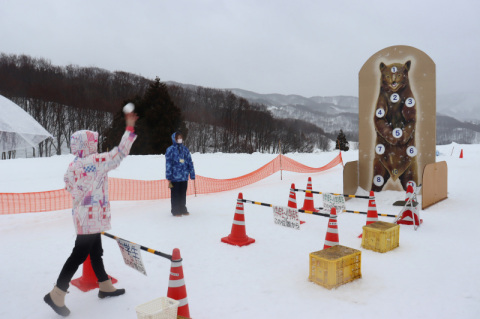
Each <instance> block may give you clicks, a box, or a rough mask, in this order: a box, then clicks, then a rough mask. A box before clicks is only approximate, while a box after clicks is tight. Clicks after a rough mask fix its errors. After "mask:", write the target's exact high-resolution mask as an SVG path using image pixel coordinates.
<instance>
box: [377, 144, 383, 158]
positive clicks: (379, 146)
mask: <svg viewBox="0 0 480 319" xmlns="http://www.w3.org/2000/svg"><path fill="white" fill-rule="evenodd" d="M375 153H377V154H378V155H382V154H383V153H385V146H384V145H383V144H378V145H377V146H375Z"/></svg>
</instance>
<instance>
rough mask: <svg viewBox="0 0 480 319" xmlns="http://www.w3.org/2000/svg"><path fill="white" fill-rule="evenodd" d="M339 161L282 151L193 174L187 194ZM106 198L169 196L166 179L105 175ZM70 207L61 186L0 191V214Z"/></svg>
mask: <svg viewBox="0 0 480 319" xmlns="http://www.w3.org/2000/svg"><path fill="white" fill-rule="evenodd" d="M338 164H343V160H342V154H341V153H339V154H338V155H337V156H336V157H335V158H334V159H333V160H332V161H330V163H328V164H327V165H325V166H322V167H319V168H313V167H309V166H306V165H303V164H301V163H299V162H297V161H295V160H293V159H291V158H288V157H286V156H284V155H281V154H280V155H278V156H277V157H276V158H274V159H273V160H272V161H270V162H268V163H267V164H265V165H263V166H262V167H260V168H259V169H257V170H255V171H253V172H251V173H248V174H246V175H243V176H239V177H235V178H230V179H215V178H209V177H203V176H199V175H197V176H196V179H195V180H194V181H193V180H190V181H188V190H187V195H193V194H208V193H217V192H223V191H229V190H232V189H236V188H240V187H243V186H246V185H250V184H253V183H255V182H258V181H260V180H262V179H264V178H266V177H268V176H270V175H272V174H274V173H276V172H278V171H279V170H285V171H290V172H296V173H318V172H322V171H325V170H328V169H330V168H332V167H335V166H336V165H338ZM108 184H109V185H108V187H109V189H108V194H109V197H110V200H154V199H164V198H170V190H169V188H168V182H167V180H165V179H163V180H155V181H141V180H134V179H123V178H113V177H109V178H108ZM68 208H72V198H71V196H70V194H69V193H68V192H67V191H66V190H64V189H59V190H54V191H47V192H35V193H0V215H5V214H19V213H34V212H44V211H54V210H61V209H68Z"/></svg>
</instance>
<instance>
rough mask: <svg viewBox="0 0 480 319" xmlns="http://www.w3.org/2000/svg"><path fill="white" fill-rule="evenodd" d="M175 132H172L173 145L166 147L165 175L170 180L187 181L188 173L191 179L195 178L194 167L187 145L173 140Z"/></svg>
mask: <svg viewBox="0 0 480 319" xmlns="http://www.w3.org/2000/svg"><path fill="white" fill-rule="evenodd" d="M176 134H177V133H173V134H172V142H173V145H172V146H170V147H169V148H167V153H166V154H165V162H166V167H167V168H166V177H167V179H168V180H169V181H171V182H185V181H188V175H190V178H191V179H195V169H194V168H193V162H192V156H191V155H190V151H189V150H188V147H186V146H185V145H183V144H178V143H177V141H175V136H176Z"/></svg>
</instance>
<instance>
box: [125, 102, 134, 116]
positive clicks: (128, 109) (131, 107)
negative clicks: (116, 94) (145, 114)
mask: <svg viewBox="0 0 480 319" xmlns="http://www.w3.org/2000/svg"><path fill="white" fill-rule="evenodd" d="M134 109H135V105H134V104H133V103H127V104H125V106H124V107H123V113H125V114H127V113H132V112H133V110H134Z"/></svg>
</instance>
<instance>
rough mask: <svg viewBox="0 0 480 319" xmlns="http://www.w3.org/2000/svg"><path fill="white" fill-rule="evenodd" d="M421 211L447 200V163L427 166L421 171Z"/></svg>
mask: <svg viewBox="0 0 480 319" xmlns="http://www.w3.org/2000/svg"><path fill="white" fill-rule="evenodd" d="M422 191H423V196H422V209H425V208H427V207H429V206H432V205H434V204H436V203H438V202H439V201H441V200H444V199H446V198H447V193H448V169H447V162H445V161H444V162H438V163H433V164H428V165H427V166H425V170H424V171H423V186H422Z"/></svg>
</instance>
